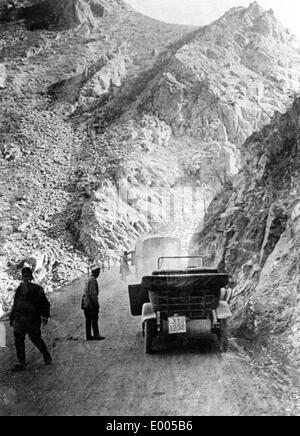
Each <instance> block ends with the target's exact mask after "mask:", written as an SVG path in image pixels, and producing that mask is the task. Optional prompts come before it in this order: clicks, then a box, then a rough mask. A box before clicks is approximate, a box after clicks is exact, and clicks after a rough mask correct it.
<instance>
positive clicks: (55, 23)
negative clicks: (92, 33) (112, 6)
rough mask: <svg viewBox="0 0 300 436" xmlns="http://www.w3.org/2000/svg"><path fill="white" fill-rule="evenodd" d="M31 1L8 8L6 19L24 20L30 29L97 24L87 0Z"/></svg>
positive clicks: (55, 28)
mask: <svg viewBox="0 0 300 436" xmlns="http://www.w3.org/2000/svg"><path fill="white" fill-rule="evenodd" d="M31 3H32V4H30V3H29V2H28V4H27V5H24V6H21V7H18V4H17V5H16V6H15V7H11V8H8V9H7V11H6V13H5V16H6V19H7V20H10V21H15V20H24V22H25V25H26V27H27V29H29V30H38V29H47V30H52V31H53V30H58V29H61V30H62V29H71V28H73V27H76V26H79V25H84V24H88V25H89V26H95V25H96V22H95V17H94V15H93V12H92V10H91V7H90V5H89V4H88V3H87V2H86V1H85V0H48V1H35V2H31ZM99 7H100V5H99ZM98 10H99V8H98V9H97V11H98ZM103 13H104V8H103ZM103 13H102V16H103Z"/></svg>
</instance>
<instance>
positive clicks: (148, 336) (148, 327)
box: [145, 320, 153, 354]
mask: <svg viewBox="0 0 300 436" xmlns="http://www.w3.org/2000/svg"><path fill="white" fill-rule="evenodd" d="M152 340H153V322H152V321H150V320H147V321H145V353H146V354H150V353H152Z"/></svg>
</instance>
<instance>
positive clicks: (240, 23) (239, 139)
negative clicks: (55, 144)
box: [80, 3, 300, 256]
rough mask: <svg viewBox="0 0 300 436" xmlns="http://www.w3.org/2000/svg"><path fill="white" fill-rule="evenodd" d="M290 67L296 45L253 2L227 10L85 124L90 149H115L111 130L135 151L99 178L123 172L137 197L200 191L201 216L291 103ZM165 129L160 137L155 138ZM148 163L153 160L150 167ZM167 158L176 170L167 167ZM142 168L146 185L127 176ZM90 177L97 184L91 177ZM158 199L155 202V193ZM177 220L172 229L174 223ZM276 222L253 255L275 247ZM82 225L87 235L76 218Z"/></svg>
mask: <svg viewBox="0 0 300 436" xmlns="http://www.w3.org/2000/svg"><path fill="white" fill-rule="evenodd" d="M299 61H300V45H299V42H298V41H297V40H296V38H295V37H294V36H293V35H292V34H291V33H290V32H289V31H288V30H287V29H285V28H284V27H283V26H282V25H281V24H280V23H279V22H278V21H277V19H276V18H275V16H274V14H273V12H272V11H268V12H267V11H264V10H263V9H262V8H260V7H259V6H258V5H257V4H256V3H253V4H251V5H250V6H249V8H234V9H232V10H230V11H229V12H228V13H226V14H225V15H224V16H223V17H222V18H221V19H219V20H217V21H216V22H215V23H213V24H212V25H209V26H207V27H205V28H201V29H198V30H196V31H194V32H192V33H190V34H189V35H187V36H186V37H184V38H182V39H181V40H179V41H178V42H177V43H176V44H173V45H172V46H170V47H169V48H168V50H166V51H164V52H163V53H161V54H160V55H159V56H158V57H157V60H156V62H155V63H154V65H153V68H151V69H150V70H148V71H147V74H144V75H143V76H137V77H136V79H135V80H133V81H132V82H129V84H126V85H124V86H121V88H120V94H117V95H115V96H112V98H111V99H109V101H108V102H106V103H105V104H103V103H101V107H99V109H98V110H97V108H96V110H95V115H94V116H92V117H91V118H89V129H90V130H91V132H92V133H93V138H94V139H93V140H94V143H97V144H101V146H100V145H99V151H100V150H101V152H102V150H103V148H107V149H108V148H109V147H114V146H115V147H116V149H118V144H117V143H116V142H115V141H116V139H115V138H116V137H117V136H118V135H116V131H119V137H120V138H121V137H122V136H123V133H122V132H123V131H128V135H129V137H130V143H129V142H128V140H127V139H125V140H124V141H123V146H124V148H126V150H127V151H129V150H131V151H135V153H133V155H131V157H130V164H128V163H126V164H124V163H123V164H122V165H120V166H118V165H117V167H116V168H115V170H113V173H111V171H110V173H109V174H108V173H107V174H106V177H107V178H109V179H110V180H112V181H113V180H115V181H117V180H118V178H119V174H120V172H121V173H122V171H123V172H124V171H126V173H127V177H126V179H127V182H128V189H129V192H131V191H134V190H139V191H140V192H144V187H145V183H147V186H148V187H149V188H150V189H152V190H155V188H156V187H157V186H158V185H160V186H162V187H167V189H169V190H170V191H172V192H173V193H175V190H176V188H177V187H178V186H190V187H196V188H199V189H203V191H202V192H203V196H202V197H203V198H202V203H203V207H202V210H205V208H206V207H207V205H208V204H209V202H210V200H211V199H212V198H213V196H214V193H216V192H218V191H219V190H221V189H222V188H223V187H224V186H230V184H231V183H232V180H233V177H234V176H235V175H236V174H237V173H238V171H239V168H240V164H241V160H240V151H239V149H240V148H241V147H242V145H243V143H244V141H245V140H246V138H247V137H248V136H249V135H251V134H252V133H253V132H254V131H256V130H259V129H260V128H261V127H262V126H263V125H265V124H266V123H268V122H270V120H271V117H272V116H273V114H274V113H275V112H276V111H280V112H284V111H285V110H286V108H287V107H288V106H289V105H290V104H291V102H292V98H293V95H294V93H295V92H296V91H297V90H298V88H299V81H300V68H299ZM100 74H101V72H100ZM80 121H83V119H81V120H80ZM152 126H155V127H154V131H156V134H154V135H153V127H152ZM164 129H167V130H168V136H167V137H164V139H163V138H162V137H161V132H163V131H164ZM130 131H131V133H130ZM114 144H115V145H114ZM95 152H96V153H97V151H95ZM137 153H139V156H140V157H139V158H138V159H137V158H136V155H137ZM129 154H130V153H129ZM155 155H157V156H159V157H160V159H159V162H158V160H157V159H156V160H154V162H155V164H154V163H153V156H155ZM174 156H176V164H173V163H172V164H171V165H170V164H169V162H173V160H174ZM124 159H125V160H127V159H128V157H127V158H125V157H124ZM141 165H142V167H143V172H144V174H146V177H145V180H147V182H145V181H144V180H137V178H136V172H138V171H139V168H140V167H141ZM164 166H165V167H168V168H169V167H170V168H171V171H170V173H169V174H170V175H169V174H168V173H165V174H163V176H162V173H161V168H162V167H164ZM93 174H94V176H95V178H96V180H97V179H98V180H99V170H98V169H95V171H94V172H93ZM174 195H175V194H174ZM156 197H157V196H156ZM158 199H159V201H160V202H161V204H163V202H164V198H163V195H162V196H159V195H158ZM197 207H199V205H198V206H197ZM177 218H178V221H179V222H181V216H180V218H179V217H177ZM243 220H244V218H243V217H242V216H241V217H240V227H242V226H243V225H244V221H243ZM270 220H272V218H271V215H270ZM280 220H281V221H280V223H281V224H279V223H278V222H277V221H276V219H275V222H273V224H272V223H270V228H271V231H270V235H269V239H267V240H266V241H265V254H262V256H266V253H267V252H268V250H270V247H272V246H273V244H274V243H275V241H276V236H275V234H276V232H277V231H278V230H275V228H276V229H277V228H278V226H279V228H280V226H281V225H282V226H283V227H284V225H285V217H284V215H283V216H282V218H280ZM82 225H83V227H84V228H86V226H85V225H84V224H83V221H82V220H81V224H80V226H82ZM191 225H192V224H191ZM99 227H101V225H100V222H99ZM186 227H187V228H189V226H186ZM274 232H275V233H274ZM188 237H189V236H188V234H187V235H186V236H185V239H186V238H188ZM82 239H85V240H87V239H86V238H82Z"/></svg>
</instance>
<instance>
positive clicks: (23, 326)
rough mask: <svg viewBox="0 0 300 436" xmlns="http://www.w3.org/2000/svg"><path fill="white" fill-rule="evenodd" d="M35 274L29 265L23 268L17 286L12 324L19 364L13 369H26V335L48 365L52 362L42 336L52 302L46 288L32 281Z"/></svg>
mask: <svg viewBox="0 0 300 436" xmlns="http://www.w3.org/2000/svg"><path fill="white" fill-rule="evenodd" d="M32 281H33V275H32V270H31V269H30V268H29V267H25V268H23V269H22V283H21V284H20V286H19V287H18V288H17V290H16V293H15V297H14V303H13V307H12V310H11V312H10V325H11V326H12V327H13V328H14V337H15V346H16V351H17V359H18V364H17V365H16V366H15V367H14V368H13V371H22V370H24V369H26V358H25V337H26V335H28V336H29V338H30V340H31V342H32V343H33V344H34V345H35V346H36V347H37V348H38V349H39V351H40V352H41V353H42V355H43V358H44V362H45V364H46V365H49V364H51V362H52V358H51V355H50V353H49V351H48V350H47V346H46V344H45V342H44V341H43V339H42V337H41V324H43V325H46V324H47V322H48V318H49V315H50V303H49V301H48V300H47V297H46V295H45V292H44V289H43V288H42V287H41V286H39V285H37V284H35V283H32Z"/></svg>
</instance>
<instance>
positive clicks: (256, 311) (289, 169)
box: [191, 99, 300, 381]
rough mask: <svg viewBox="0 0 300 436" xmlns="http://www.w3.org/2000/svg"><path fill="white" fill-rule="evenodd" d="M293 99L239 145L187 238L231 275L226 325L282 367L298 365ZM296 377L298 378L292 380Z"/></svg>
mask: <svg viewBox="0 0 300 436" xmlns="http://www.w3.org/2000/svg"><path fill="white" fill-rule="evenodd" d="M299 120H300V100H299V99H297V100H296V101H295V102H294V104H293V106H292V108H291V109H290V110H288V111H287V113H285V114H283V115H282V114H280V113H278V112H277V113H276V114H275V116H274V117H273V118H272V120H271V122H270V123H269V124H268V125H266V126H265V127H264V128H263V129H262V130H260V131H259V132H256V133H254V134H253V135H252V136H250V138H248V139H247V141H246V142H245V143H244V145H243V146H242V148H241V152H242V162H243V167H242V171H241V172H240V173H239V175H238V176H237V178H236V179H235V181H234V183H233V186H232V187H231V189H227V190H223V191H222V192H221V193H220V194H219V195H218V196H217V197H216V198H215V199H214V201H213V202H212V203H211V206H210V208H209V211H208V214H207V216H206V217H205V221H204V226H203V228H202V229H201V230H200V231H199V232H198V233H196V234H195V236H194V238H193V241H192V243H191V251H192V252H193V253H201V254H203V255H204V256H205V259H206V262H207V264H210V265H217V264H218V265H219V267H220V268H222V269H225V270H227V271H229V272H230V273H231V275H232V287H233V288H234V290H235V299H234V322H233V327H234V329H235V332H236V334H237V335H239V336H240V337H243V338H245V337H246V338H248V339H251V340H253V343H255V344H256V345H257V346H260V351H262V352H263V353H264V354H265V355H266V356H268V359H269V363H270V362H272V357H273V358H274V357H275V358H276V359H277V360H278V361H279V362H280V365H281V369H283V368H285V370H286V372H289V370H290V371H291V373H292V374H293V372H292V370H293V368H294V377H295V380H297V377H296V374H297V371H296V369H297V368H299V363H300V324H299V319H300V318H299V290H300V289H299V284H300V269H299V260H300V258H299V253H300V172H299V169H300V149H299V139H300V137H299V135H300V124H299ZM298 381H299V377H298Z"/></svg>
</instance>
